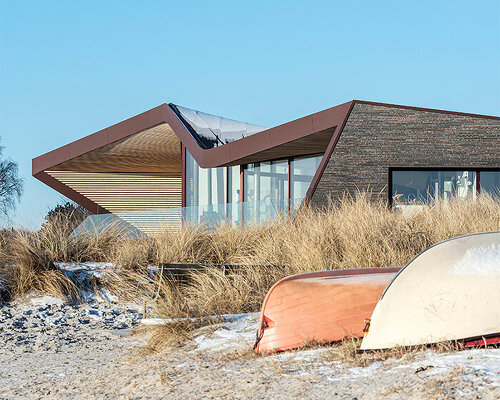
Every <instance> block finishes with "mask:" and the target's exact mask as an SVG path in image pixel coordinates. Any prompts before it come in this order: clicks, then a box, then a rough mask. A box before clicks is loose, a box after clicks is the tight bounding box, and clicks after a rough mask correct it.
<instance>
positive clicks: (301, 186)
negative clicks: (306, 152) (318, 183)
mask: <svg viewBox="0 0 500 400" xmlns="http://www.w3.org/2000/svg"><path fill="white" fill-rule="evenodd" d="M322 158H323V156H316V157H303V158H294V159H292V161H291V164H290V167H291V174H290V179H291V185H290V192H291V193H290V198H291V199H303V198H304V197H305V195H306V193H307V189H309V186H310V185H311V181H312V179H313V177H314V174H315V173H316V171H317V170H318V167H319V163H320V162H321V159H322Z"/></svg>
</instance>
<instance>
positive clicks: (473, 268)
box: [453, 244, 500, 276]
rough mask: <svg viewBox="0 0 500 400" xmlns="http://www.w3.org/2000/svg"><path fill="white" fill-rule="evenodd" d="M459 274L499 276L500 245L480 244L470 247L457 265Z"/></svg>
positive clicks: (456, 272) (455, 271)
mask: <svg viewBox="0 0 500 400" xmlns="http://www.w3.org/2000/svg"><path fill="white" fill-rule="evenodd" d="M453 272H454V273H455V274H457V275H475V276H499V275H500V245H497V244H493V245H491V246H478V247H473V248H471V249H468V250H467V251H466V252H465V254H464V255H463V257H462V259H461V260H460V261H459V262H458V263H457V264H456V265H455V268H454V269H453Z"/></svg>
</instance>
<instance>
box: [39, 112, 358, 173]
mask: <svg viewBox="0 0 500 400" xmlns="http://www.w3.org/2000/svg"><path fill="white" fill-rule="evenodd" d="M346 104H349V103H344V104H340V105H338V106H336V107H332V108H329V109H326V110H323V111H319V112H317V113H314V114H311V115H308V116H306V117H302V118H299V119H296V120H293V121H290V122H287V123H284V124H281V125H278V126H275V127H273V128H269V129H266V130H264V131H261V132H258V133H256V134H254V135H251V136H247V137H245V138H242V139H239V140H236V141H234V142H231V143H228V144H225V145H223V146H219V147H215V148H212V149H202V148H201V147H200V146H199V145H198V143H197V142H196V140H195V139H194V138H193V136H192V135H191V133H190V132H189V131H188V129H187V128H186V127H185V126H184V124H183V123H182V121H181V120H180V119H179V117H178V116H177V115H176V114H175V112H174V111H173V110H172V109H171V108H170V107H169V106H168V104H166V103H165V104H162V105H160V106H158V107H155V108H153V109H151V110H149V111H146V112H144V113H141V114H138V115H136V116H134V117H131V118H129V119H126V120H125V121H122V122H119V123H117V124H114V125H112V126H110V127H108V128H105V129H103V130H100V131H98V132H95V133H93V134H91V135H88V136H86V137H84V138H82V139H78V140H76V141H74V142H71V143H69V144H66V145H64V146H62V147H59V148H57V149H55V150H52V151H50V152H48V153H45V154H43V155H41V156H38V157H35V158H34V159H33V160H32V174H33V176H35V175H37V174H38V173H39V172H42V171H45V170H47V169H49V168H52V167H55V166H57V165H59V164H61V163H63V162H65V161H68V160H71V159H72V158H75V157H78V156H80V155H82V154H85V153H88V152H91V151H93V150H96V149H98V148H100V147H102V146H105V145H108V144H111V143H113V142H116V141H118V140H121V139H124V138H126V137H127V136H130V135H133V134H136V133H139V132H141V131H143V130H145V129H149V128H152V127H154V126H156V125H159V124H161V123H168V124H169V125H170V127H171V128H172V130H173V131H174V133H175V134H176V135H177V137H178V138H179V139H180V141H181V142H182V143H183V144H184V145H185V146H186V148H187V149H188V150H189V152H190V153H191V155H192V156H193V157H194V159H195V160H196V161H197V163H198V164H199V165H200V167H202V168H213V167H218V166H221V165H229V164H233V165H236V164H238V160H240V159H243V158H245V157H248V156H250V155H252V154H254V153H258V152H262V151H265V150H268V149H271V148H274V147H278V146H280V145H282V144H285V143H288V142H291V141H293V140H296V139H300V138H302V137H306V136H309V135H312V134H314V133H316V132H320V131H322V130H324V129H327V128H331V127H333V126H334V125H335V124H334V123H333V122H332V121H334V120H335V121H336V120H337V119H338V118H337V116H338V114H339V113H343V112H344V108H345V107H346Z"/></svg>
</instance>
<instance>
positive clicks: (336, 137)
mask: <svg viewBox="0 0 500 400" xmlns="http://www.w3.org/2000/svg"><path fill="white" fill-rule="evenodd" d="M346 104H349V109H348V110H347V112H346V113H345V114H344V116H343V119H342V121H339V124H338V125H337V127H336V128H335V132H333V135H332V138H331V139H330V143H328V147H327V148H326V151H325V154H324V155H323V158H322V159H321V162H320V163H319V166H318V169H317V170H316V173H315V174H314V177H313V179H312V181H311V184H310V185H309V189H307V192H306V195H305V196H304V201H303V202H302V204H301V207H302V205H306V204H308V203H309V202H310V201H311V199H312V196H313V195H314V192H315V191H316V188H317V187H318V184H319V181H320V180H321V177H322V176H323V172H325V168H326V165H327V164H328V161H329V160H330V157H331V156H332V154H333V150H335V146H336V145H337V142H338V141H339V139H340V135H341V134H342V131H343V130H344V127H345V124H346V123H347V120H348V119H349V116H350V115H351V111H352V109H353V108H354V104H356V100H353V101H351V102H349V103H346Z"/></svg>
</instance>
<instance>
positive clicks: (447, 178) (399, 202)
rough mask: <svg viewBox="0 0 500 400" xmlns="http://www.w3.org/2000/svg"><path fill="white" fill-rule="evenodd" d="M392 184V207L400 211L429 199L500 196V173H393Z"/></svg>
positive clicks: (464, 171) (442, 171)
mask: <svg viewBox="0 0 500 400" xmlns="http://www.w3.org/2000/svg"><path fill="white" fill-rule="evenodd" d="M391 181H392V187H391V197H392V203H393V205H395V206H397V207H398V206H399V207H402V208H404V207H406V206H411V205H419V204H423V203H424V202H426V201H428V200H431V199H444V200H447V199H449V198H451V197H452V196H455V197H458V198H467V197H468V198H472V199H476V197H477V196H478V195H479V194H480V193H488V194H490V195H493V196H498V195H499V193H500V171H491V170H490V171H488V170H451V171H450V170H441V171H440V170H435V171H430V170H427V171H426V170H399V171H397V170H394V171H392V172H391Z"/></svg>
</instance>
